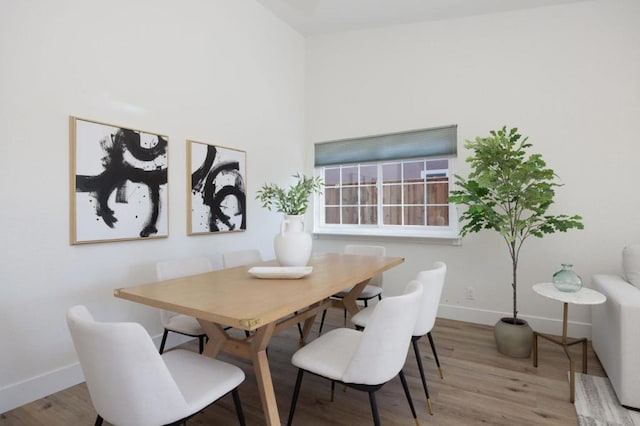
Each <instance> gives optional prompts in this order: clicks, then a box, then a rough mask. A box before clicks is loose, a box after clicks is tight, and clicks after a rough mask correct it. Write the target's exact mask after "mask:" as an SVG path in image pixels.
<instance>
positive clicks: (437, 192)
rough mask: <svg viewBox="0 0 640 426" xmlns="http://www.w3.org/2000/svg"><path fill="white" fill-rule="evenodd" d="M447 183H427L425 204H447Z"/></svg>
mask: <svg viewBox="0 0 640 426" xmlns="http://www.w3.org/2000/svg"><path fill="white" fill-rule="evenodd" d="M448 203H449V184H448V183H447V182H442V183H431V182H429V183H428V184H427V204H448Z"/></svg>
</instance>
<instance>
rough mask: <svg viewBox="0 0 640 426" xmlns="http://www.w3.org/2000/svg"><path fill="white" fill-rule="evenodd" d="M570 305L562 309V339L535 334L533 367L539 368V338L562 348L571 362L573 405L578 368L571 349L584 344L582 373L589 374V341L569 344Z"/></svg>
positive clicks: (570, 379) (570, 394) (579, 340)
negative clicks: (570, 351)
mask: <svg viewBox="0 0 640 426" xmlns="http://www.w3.org/2000/svg"><path fill="white" fill-rule="evenodd" d="M568 311H569V304H568V303H564V304H563V307H562V339H561V340H557V339H554V338H553V337H551V336H546V335H544V334H541V333H538V332H536V331H534V332H533V366H534V367H537V366H538V337H542V338H544V339H546V340H548V341H550V342H552V343H555V344H558V345H560V346H562V349H563V350H564V353H565V355H566V356H567V359H568V360H569V401H571V402H572V403H573V402H574V400H575V392H576V390H575V389H576V366H575V362H574V360H573V358H571V354H570V353H569V347H570V346H573V345H576V344H578V343H582V372H583V374H587V339H586V338H581V339H576V340H573V341H572V342H569V339H568V337H567V326H568V318H569V313H568Z"/></svg>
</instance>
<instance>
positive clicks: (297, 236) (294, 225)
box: [256, 173, 324, 266]
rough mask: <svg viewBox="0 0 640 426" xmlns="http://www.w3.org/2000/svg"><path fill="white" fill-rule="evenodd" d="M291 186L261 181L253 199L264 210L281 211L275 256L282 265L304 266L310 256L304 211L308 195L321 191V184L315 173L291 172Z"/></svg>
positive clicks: (305, 210) (309, 240)
mask: <svg viewBox="0 0 640 426" xmlns="http://www.w3.org/2000/svg"><path fill="white" fill-rule="evenodd" d="M293 177H294V178H296V179H297V182H296V183H295V184H294V185H291V186H289V188H288V189H284V188H283V187H281V186H278V185H276V184H273V183H268V184H264V185H263V186H262V188H260V190H258V192H257V194H256V199H257V200H259V201H260V202H261V203H262V207H265V208H266V209H267V210H272V209H275V210H276V211H278V212H280V213H284V215H285V217H284V221H283V222H282V225H281V227H280V233H279V234H278V235H276V237H275V240H274V250H275V253H276V259H277V260H278V263H280V265H282V266H304V265H306V264H307V262H308V261H309V258H310V257H311V235H309V234H308V233H306V232H304V220H303V219H304V214H305V213H306V212H307V208H308V206H309V198H310V197H311V195H313V194H314V193H319V192H321V190H322V187H323V185H324V183H323V182H322V179H321V178H320V177H318V176H305V175H301V174H300V173H296V174H295V175H293Z"/></svg>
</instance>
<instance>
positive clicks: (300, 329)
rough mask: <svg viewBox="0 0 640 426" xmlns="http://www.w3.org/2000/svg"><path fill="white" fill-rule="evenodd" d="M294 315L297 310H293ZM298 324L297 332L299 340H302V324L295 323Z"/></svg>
mask: <svg viewBox="0 0 640 426" xmlns="http://www.w3.org/2000/svg"><path fill="white" fill-rule="evenodd" d="M293 313H294V315H298V311H294V312H293ZM296 325H297V326H298V334H300V340H302V338H303V337H304V335H303V334H302V326H301V325H300V323H297V324H296Z"/></svg>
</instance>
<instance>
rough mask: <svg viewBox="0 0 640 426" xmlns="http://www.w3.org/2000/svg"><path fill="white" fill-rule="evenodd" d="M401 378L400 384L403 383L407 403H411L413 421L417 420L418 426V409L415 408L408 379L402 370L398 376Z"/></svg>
mask: <svg viewBox="0 0 640 426" xmlns="http://www.w3.org/2000/svg"><path fill="white" fill-rule="evenodd" d="M398 375H399V376H400V382H402V388H403V389H404V394H405V396H406V397H407V402H408V403H409V408H411V414H413V420H415V422H416V425H417V424H418V415H417V414H416V409H415V407H414V406H413V400H412V399H411V392H409V386H408V385H407V379H406V378H405V377H404V372H403V371H402V370H400V373H399V374H398Z"/></svg>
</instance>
